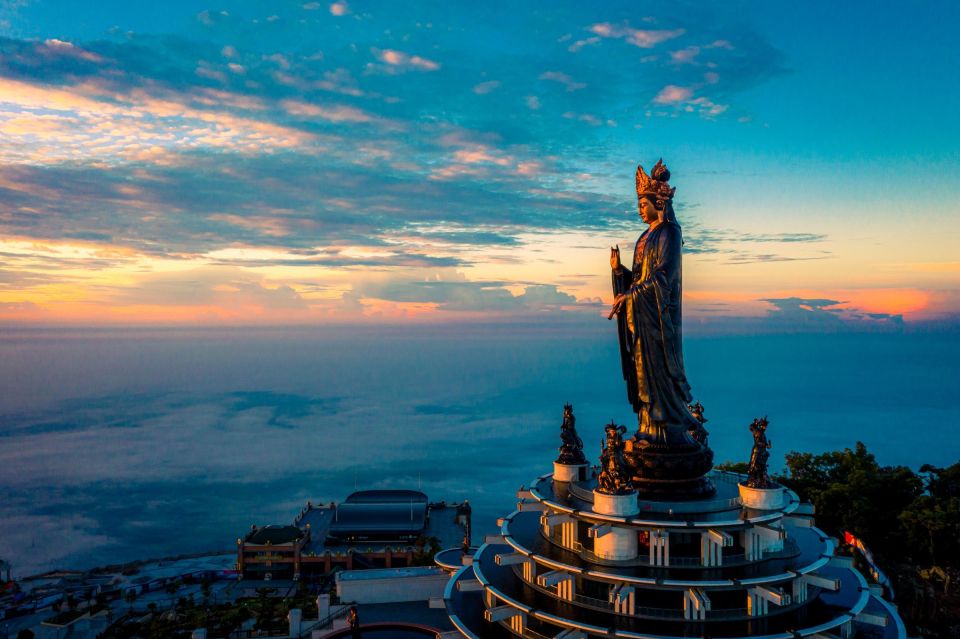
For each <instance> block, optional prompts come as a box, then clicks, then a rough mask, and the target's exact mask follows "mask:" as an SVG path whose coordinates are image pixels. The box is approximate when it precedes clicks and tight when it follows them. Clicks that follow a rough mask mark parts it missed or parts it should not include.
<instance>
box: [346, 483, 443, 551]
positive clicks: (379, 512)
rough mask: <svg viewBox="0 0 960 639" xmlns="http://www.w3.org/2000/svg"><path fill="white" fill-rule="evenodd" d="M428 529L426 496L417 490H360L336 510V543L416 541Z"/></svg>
mask: <svg viewBox="0 0 960 639" xmlns="http://www.w3.org/2000/svg"><path fill="white" fill-rule="evenodd" d="M426 527H427V496H426V495H425V494H423V493H421V492H420V491H417V490H361V491H358V492H355V493H353V494H352V495H350V496H349V497H347V499H346V501H344V502H343V503H342V504H340V505H339V506H337V510H336V514H335V515H334V519H333V522H331V524H330V530H329V533H328V534H329V536H330V537H332V538H334V539H381V540H388V539H395V540H399V539H408V538H416V537H417V536H418V535H419V534H420V533H422V532H423V530H424V529H425V528H426Z"/></svg>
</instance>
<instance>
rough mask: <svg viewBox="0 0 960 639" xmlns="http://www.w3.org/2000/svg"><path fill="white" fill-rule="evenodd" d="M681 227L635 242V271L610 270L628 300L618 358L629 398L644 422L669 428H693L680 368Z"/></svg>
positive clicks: (668, 225) (663, 226)
mask: <svg viewBox="0 0 960 639" xmlns="http://www.w3.org/2000/svg"><path fill="white" fill-rule="evenodd" d="M682 245H683V239H682V234H681V230H680V225H679V224H677V223H676V222H675V221H672V220H669V221H664V222H661V223H660V224H659V225H657V227H656V228H653V229H652V230H651V229H647V230H646V231H645V232H644V233H643V235H641V236H640V239H638V240H637V245H636V249H635V250H634V254H633V268H632V269H631V270H628V269H627V268H626V267H623V266H621V268H620V269H619V270H616V271H613V292H614V294H616V295H622V294H626V295H627V299H626V300H625V302H624V305H623V307H622V308H621V310H620V312H619V314H618V317H617V324H618V331H619V336H620V356H621V364H622V367H623V376H624V379H625V380H626V382H627V395H628V397H629V399H630V403H631V404H632V405H633V409H634V411H635V412H636V413H638V414H639V415H640V416H641V422H642V421H643V419H644V417H643V416H644V412H646V413H647V414H648V415H649V420H650V421H652V422H660V423H665V424H667V425H668V426H671V427H673V428H671V429H670V430H674V429H676V430H679V429H677V428H676V427H678V426H681V427H682V428H683V430H684V431H686V430H687V429H691V428H696V426H697V421H696V419H695V418H694V417H693V416H692V415H691V414H690V411H689V409H688V408H687V406H688V404H689V403H690V401H691V400H692V397H691V394H690V384H689V383H687V375H686V372H685V371H684V368H683V345H682V330H681V309H680V295H681V286H680V283H681V250H682Z"/></svg>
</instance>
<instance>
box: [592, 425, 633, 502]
mask: <svg viewBox="0 0 960 639" xmlns="http://www.w3.org/2000/svg"><path fill="white" fill-rule="evenodd" d="M604 429H605V431H606V433H607V438H606V441H604V442H602V447H603V448H602V450H601V451H600V468H601V470H600V476H599V477H597V491H598V492H601V493H606V494H607V495H623V494H626V493H629V492H630V491H632V490H633V482H632V481H631V480H630V469H629V468H627V460H626V459H624V457H623V434H624V433H625V432H627V429H626V427H625V426H617V425H616V423H614V422H610V423H609V424H607V425H606V426H605V428H604Z"/></svg>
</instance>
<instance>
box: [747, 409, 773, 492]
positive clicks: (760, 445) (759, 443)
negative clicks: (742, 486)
mask: <svg viewBox="0 0 960 639" xmlns="http://www.w3.org/2000/svg"><path fill="white" fill-rule="evenodd" d="M768 424H769V422H768V421H767V418H766V417H764V418H762V419H755V420H753V423H752V424H750V433H751V434H752V435H753V450H751V451H750V467H749V470H747V486H749V487H750V488H775V487H776V486H777V484H775V483H773V482H772V481H770V475H768V474H767V462H768V461H769V460H770V447H771V446H772V445H773V443H772V442H771V441H770V440H768V439H767V425H768Z"/></svg>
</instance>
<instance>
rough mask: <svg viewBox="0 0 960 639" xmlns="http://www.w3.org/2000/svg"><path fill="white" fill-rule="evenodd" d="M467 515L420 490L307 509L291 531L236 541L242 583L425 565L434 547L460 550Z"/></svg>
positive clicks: (276, 528) (465, 507)
mask: <svg viewBox="0 0 960 639" xmlns="http://www.w3.org/2000/svg"><path fill="white" fill-rule="evenodd" d="M469 510H470V506H469V504H468V503H466V502H464V503H463V504H457V503H451V504H447V503H446V502H434V503H431V502H429V501H428V499H427V496H426V495H425V494H424V493H422V492H419V491H415V490H363V491H359V492H355V493H353V494H351V495H350V496H349V497H347V499H346V500H345V501H343V502H342V503H340V504H336V503H330V504H328V505H315V504H313V503H311V502H307V504H306V506H304V507H303V509H302V510H301V511H300V512H299V513H298V514H297V516H296V518H295V519H294V522H293V524H292V525H276V524H274V525H268V526H259V527H258V526H252V527H251V529H250V531H249V532H248V533H247V534H246V535H245V536H243V537H241V538H239V539H237V570H238V572H239V574H240V576H241V578H242V579H251V580H300V579H312V578H317V577H320V576H329V575H331V574H332V573H333V572H334V571H335V570H336V569H346V570H353V569H363V568H398V567H406V566H413V565H418V564H423V563H428V562H429V561H430V557H431V555H432V553H431V546H432V545H435V546H439V547H446V546H459V545H461V544H462V543H463V537H464V530H465V525H466V526H468V524H466V520H467V519H469V514H468V513H469ZM465 513H467V514H466V517H465V516H464V514H465Z"/></svg>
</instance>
